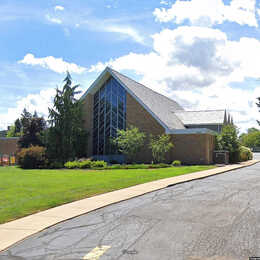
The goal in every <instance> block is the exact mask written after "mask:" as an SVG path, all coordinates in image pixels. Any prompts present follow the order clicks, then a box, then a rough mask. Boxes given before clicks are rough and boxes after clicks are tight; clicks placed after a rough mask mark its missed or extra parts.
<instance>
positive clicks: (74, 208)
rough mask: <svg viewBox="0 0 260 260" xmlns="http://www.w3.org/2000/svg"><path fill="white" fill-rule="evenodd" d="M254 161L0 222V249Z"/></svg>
mask: <svg viewBox="0 0 260 260" xmlns="http://www.w3.org/2000/svg"><path fill="white" fill-rule="evenodd" d="M257 162H259V160H252V161H248V162H244V163H241V164H235V165H228V166H223V167H217V168H215V169H211V170H207V171H201V172H195V173H191V174H187V175H182V176H177V177H172V178H167V179H162V180H158V181H153V182H149V183H145V184H141V185H136V186H133V187H130V188H126V189H122V190H118V191H114V192H109V193H106V194H102V195H98V196H95V197H91V198H87V199H83V200H79V201H76V202H72V203H69V204H65V205H62V206H59V207H56V208H52V209H49V210H46V211H42V212H39V213H37V214H34V215H31V216H28V217H24V218H21V219H18V220H15V221H12V222H9V223H6V224H2V225H0V251H1V250H4V249H6V248H7V247H9V246H11V245H13V244H14V243H16V242H18V241H20V240H23V239H25V238H27V237H28V236H30V235H32V234H35V233H37V232H39V231H41V230H43V229H45V228H47V227H50V226H52V225H55V224H57V223H59V222H62V221H64V220H68V219H71V218H74V217H76V216H79V215H82V214H85V213H88V212H91V211H93V210H96V209H99V208H102V207H105V206H107V205H110V204H113V203H116V202H120V201H123V200H127V199H130V198H133V197H137V196H140V195H143V194H145V193H149V192H152V191H156V190H160V189H163V188H165V187H168V186H171V185H174V184H178V183H184V182H188V181H191V180H195V179H201V178H205V177H208V176H212V175H216V174H220V173H223V172H227V171H231V170H234V169H238V168H243V167H246V166H250V165H253V164H255V163H257ZM86 259H87V258H86Z"/></svg>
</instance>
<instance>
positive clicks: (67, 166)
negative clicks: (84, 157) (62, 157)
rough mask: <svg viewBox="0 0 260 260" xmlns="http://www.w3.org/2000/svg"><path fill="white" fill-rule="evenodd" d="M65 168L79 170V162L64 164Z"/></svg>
mask: <svg viewBox="0 0 260 260" xmlns="http://www.w3.org/2000/svg"><path fill="white" fill-rule="evenodd" d="M64 166H65V168H67V169H75V168H79V162H77V161H73V162H66V163H65V164H64Z"/></svg>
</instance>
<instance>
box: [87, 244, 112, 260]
mask: <svg viewBox="0 0 260 260" xmlns="http://www.w3.org/2000/svg"><path fill="white" fill-rule="evenodd" d="M110 247H111V246H100V247H99V246H97V247H95V248H94V249H92V250H91V251H90V252H89V253H88V254H86V255H85V256H84V257H83V260H98V259H99V258H100V256H102V255H103V254H104V253H105V252H106V251H107V250H108V249H109V248H110Z"/></svg>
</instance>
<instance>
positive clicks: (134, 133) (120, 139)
mask: <svg viewBox="0 0 260 260" xmlns="http://www.w3.org/2000/svg"><path fill="white" fill-rule="evenodd" d="M144 141H145V133H143V132H140V131H139V129H138V128H137V127H134V126H130V128H128V129H126V130H117V137H116V138H115V139H114V140H113V143H114V144H115V146H116V147H117V149H118V151H119V152H121V153H123V154H124V155H126V156H127V159H128V161H130V162H133V160H134V158H135V155H136V154H137V152H138V151H140V149H141V148H142V146H143V145H144Z"/></svg>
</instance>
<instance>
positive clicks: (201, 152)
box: [167, 134, 215, 164]
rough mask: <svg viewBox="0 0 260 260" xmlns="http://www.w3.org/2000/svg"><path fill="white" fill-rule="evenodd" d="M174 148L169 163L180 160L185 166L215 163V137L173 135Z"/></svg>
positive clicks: (207, 135) (208, 135) (169, 156)
mask: <svg viewBox="0 0 260 260" xmlns="http://www.w3.org/2000/svg"><path fill="white" fill-rule="evenodd" d="M171 141H172V142H173V144H174V148H173V149H172V151H171V152H170V153H169V155H168V156H167V159H168V160H169V161H173V160H180V161H181V162H183V163H185V164H211V163H213V157H212V156H213V149H214V145H215V144H214V136H213V135H210V134H178V135H171Z"/></svg>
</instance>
